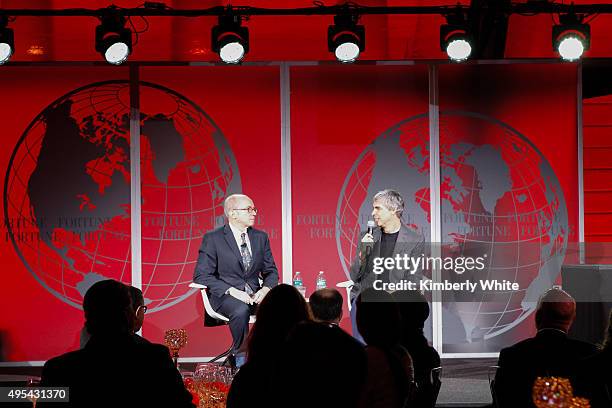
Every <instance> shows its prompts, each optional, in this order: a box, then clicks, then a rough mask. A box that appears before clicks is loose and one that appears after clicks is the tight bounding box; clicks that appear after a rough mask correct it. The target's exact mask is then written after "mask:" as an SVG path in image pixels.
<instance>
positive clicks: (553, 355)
mask: <svg viewBox="0 0 612 408" xmlns="http://www.w3.org/2000/svg"><path fill="white" fill-rule="evenodd" d="M575 317H576V301H575V300H574V299H573V298H572V297H571V296H570V295H569V294H568V293H567V292H565V291H563V290H562V289H558V288H553V289H550V290H548V291H547V292H545V293H544V295H542V297H541V298H540V301H539V303H538V308H537V310H536V314H535V323H536V328H537V329H538V333H537V334H536V336H535V337H532V338H530V339H526V340H523V341H521V342H519V343H517V344H515V345H514V346H512V347H508V348H505V349H503V350H502V351H501V352H500V353H499V361H498V363H497V365H498V366H499V368H498V369H497V373H496V375H495V398H496V400H497V404H498V407H500V408H506V407H508V408H510V407H512V408H516V407H521V408H522V407H534V408H535V405H534V404H533V402H532V400H531V392H532V389H533V383H534V381H535V380H536V378H537V377H550V376H554V377H564V378H570V377H571V376H572V374H573V373H574V370H575V369H576V364H577V362H578V361H580V360H581V359H583V358H585V357H588V356H589V355H592V354H594V353H595V352H596V351H597V348H596V347H595V346H594V345H592V344H590V343H586V342H583V341H579V340H575V339H570V338H569V337H568V336H567V332H568V330H569V328H570V327H571V325H572V323H573V322H574V318H575Z"/></svg>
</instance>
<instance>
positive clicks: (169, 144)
mask: <svg viewBox="0 0 612 408" xmlns="http://www.w3.org/2000/svg"><path fill="white" fill-rule="evenodd" d="M129 91H130V85H129V82H128V81H106V82H99V83H94V84H90V85H87V86H84V87H82V88H79V89H76V90H74V91H73V92H70V93H68V94H66V95H64V96H62V97H60V98H59V99H57V100H56V101H54V102H53V103H51V104H50V105H49V106H48V107H47V108H45V109H44V110H43V111H42V112H41V113H40V114H39V115H38V116H37V117H36V118H34V119H33V121H32V122H31V123H30V125H29V126H28V128H27V129H26V130H25V131H24V133H23V135H22V137H21V138H20V140H19V142H18V143H17V145H16V146H15V148H14V151H13V154H12V156H11V160H10V163H9V169H8V171H7V176H6V179H5V194H4V197H5V199H4V214H5V218H6V220H7V225H8V227H9V234H10V238H11V240H12V242H13V245H14V248H15V250H16V252H17V254H18V255H19V257H20V258H21V260H22V261H23V263H24V264H25V266H26V267H27V268H28V270H29V271H30V272H31V273H32V275H33V276H34V278H35V279H36V280H37V281H38V282H39V283H40V284H41V285H42V286H43V287H44V288H45V289H47V290H48V291H49V292H50V293H51V294H53V295H54V296H56V297H57V298H59V299H61V300H62V301H64V302H66V303H68V304H70V305H72V306H74V307H77V308H80V307H81V304H82V301H83V296H84V294H85V292H86V291H87V289H88V288H89V287H90V286H91V285H92V284H93V283H95V282H97V281H99V280H102V279H107V278H112V279H117V280H120V281H122V282H124V283H128V284H129V283H130V282H131V269H132V265H131V250H132V248H131V245H130V240H131V217H130V212H131V203H130V177H131V170H130V92H129ZM139 92H140V107H141V109H140V112H141V114H140V132H141V137H140V149H141V154H140V173H141V213H142V214H141V220H140V224H141V233H142V235H141V236H142V240H141V256H142V265H141V268H142V289H143V293H144V296H145V302H146V304H147V305H148V306H149V309H150V310H151V311H159V310H163V309H166V308H168V307H171V306H173V305H175V304H177V303H179V302H180V301H182V300H184V299H186V298H187V297H188V296H190V295H191V294H193V293H194V292H195V291H194V290H190V289H189V288H188V284H189V283H190V282H191V280H192V276H193V269H194V267H195V262H196V260H197V253H198V249H199V246H200V243H201V239H202V236H203V234H204V233H205V232H206V231H207V230H209V229H211V228H213V227H214V226H215V224H216V223H217V222H218V219H219V217H221V216H222V214H223V200H224V199H225V197H226V196H227V195H228V194H231V193H233V192H238V191H240V190H241V181H240V173H239V170H238V166H237V163H236V159H235V157H234V154H233V152H232V150H231V148H230V146H229V144H228V143H227V141H226V139H225V137H224V136H223V134H222V132H221V130H220V129H219V128H218V127H217V125H216V124H215V123H214V122H213V120H212V119H211V118H210V117H209V116H208V115H207V114H206V113H205V112H204V111H203V110H202V109H201V108H200V107H199V106H197V105H196V104H194V103H193V102H191V101H190V100H189V99H187V98H185V97H184V96H182V95H180V94H178V93H176V92H174V91H172V90H170V89H168V88H165V87H162V86H160V85H156V84H152V83H146V82H141V83H140V87H139Z"/></svg>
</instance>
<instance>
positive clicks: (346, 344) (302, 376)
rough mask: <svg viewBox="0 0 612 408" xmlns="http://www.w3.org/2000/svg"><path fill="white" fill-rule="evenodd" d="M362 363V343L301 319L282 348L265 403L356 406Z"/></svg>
mask: <svg viewBox="0 0 612 408" xmlns="http://www.w3.org/2000/svg"><path fill="white" fill-rule="evenodd" d="M366 364H367V363H366V355H365V350H364V348H363V346H362V345H361V343H359V342H358V341H357V340H355V339H354V338H353V337H352V336H351V335H349V334H348V333H346V332H345V331H344V330H342V329H340V328H339V327H337V326H335V325H330V324H325V323H317V322H302V323H300V324H298V325H297V326H296V327H295V328H294V330H292V331H291V333H290V334H289V337H288V338H287V341H286V343H285V346H284V347H283V348H282V351H281V355H280V358H279V359H278V362H277V365H276V369H275V371H274V375H273V385H274V390H275V392H274V393H273V394H271V398H270V405H269V406H270V407H274V408H286V407H292V408H339V407H342V408H356V407H357V404H358V401H359V396H360V394H361V392H362V389H363V387H364V384H365V379H366V370H367V365H366ZM264 406H267V405H264Z"/></svg>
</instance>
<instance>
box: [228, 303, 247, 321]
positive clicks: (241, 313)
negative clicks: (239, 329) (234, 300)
mask: <svg viewBox="0 0 612 408" xmlns="http://www.w3.org/2000/svg"><path fill="white" fill-rule="evenodd" d="M250 315H251V309H250V308H249V306H248V305H247V304H246V303H241V304H239V305H237V306H236V307H235V308H234V310H233V311H232V313H231V314H230V318H233V319H243V320H249V316H250Z"/></svg>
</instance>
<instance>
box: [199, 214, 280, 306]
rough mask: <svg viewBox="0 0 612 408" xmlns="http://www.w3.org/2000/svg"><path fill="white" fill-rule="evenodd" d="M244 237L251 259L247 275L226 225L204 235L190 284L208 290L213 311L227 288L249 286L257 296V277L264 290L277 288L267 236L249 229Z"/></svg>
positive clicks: (274, 265)
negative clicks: (193, 283) (205, 287)
mask: <svg viewBox="0 0 612 408" xmlns="http://www.w3.org/2000/svg"><path fill="white" fill-rule="evenodd" d="M247 234H248V236H249V241H250V242H251V257H252V262H251V266H250V268H249V270H248V271H245V270H244V265H243V264H242V255H241V254H240V249H239V248H238V244H237V243H236V240H235V239H234V235H233V234H232V230H231V228H230V227H229V225H227V224H226V225H224V226H222V227H219V228H217V229H215V230H213V231H210V232H207V233H206V234H205V235H204V239H202V245H201V246H200V254H199V256H198V263H197V265H196V268H195V271H194V274H193V281H194V282H195V283H199V284H202V285H206V286H208V293H209V297H210V302H211V304H212V306H213V308H217V307H218V306H219V304H220V303H221V297H222V296H223V295H224V294H225V292H226V291H227V290H228V289H229V288H230V287H234V288H236V289H239V290H244V285H245V283H248V284H249V286H250V287H251V289H253V291H255V292H257V291H258V290H259V289H260V288H261V287H260V284H259V277H260V276H261V278H262V279H263V285H264V286H267V287H269V288H272V287H274V286H276V284H278V271H277V269H276V264H275V263H274V258H273V257H272V250H271V249H270V240H269V239H268V235H267V234H266V233H265V232H263V231H260V230H256V229H255V228H252V227H251V228H249V229H248V231H247Z"/></svg>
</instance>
